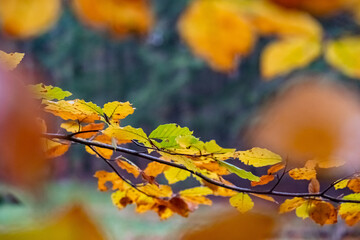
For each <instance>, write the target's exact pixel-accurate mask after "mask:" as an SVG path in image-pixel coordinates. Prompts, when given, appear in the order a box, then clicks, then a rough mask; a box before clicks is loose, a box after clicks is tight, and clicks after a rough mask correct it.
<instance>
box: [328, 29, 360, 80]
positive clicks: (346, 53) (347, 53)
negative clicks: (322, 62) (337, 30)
mask: <svg viewBox="0 0 360 240" xmlns="http://www.w3.org/2000/svg"><path fill="white" fill-rule="evenodd" d="M359 43H360V37H359V36H349V37H342V38H340V39H338V40H332V41H329V42H328V44H327V45H326V48H325V59H326V61H327V62H328V63H330V64H331V65H332V66H333V67H334V68H336V69H338V70H340V71H341V72H343V73H344V74H345V75H347V76H349V77H353V78H360V61H359V59H360V44H359Z"/></svg>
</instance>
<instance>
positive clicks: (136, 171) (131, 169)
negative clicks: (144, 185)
mask: <svg viewBox="0 0 360 240" xmlns="http://www.w3.org/2000/svg"><path fill="white" fill-rule="evenodd" d="M116 163H117V165H118V166H119V167H120V168H122V169H124V170H126V171H127V172H128V173H131V174H132V175H134V177H136V178H137V177H138V176H139V174H140V171H141V170H140V169H139V168H138V167H137V166H135V165H132V164H130V163H129V162H127V161H124V160H120V159H117V160H116Z"/></svg>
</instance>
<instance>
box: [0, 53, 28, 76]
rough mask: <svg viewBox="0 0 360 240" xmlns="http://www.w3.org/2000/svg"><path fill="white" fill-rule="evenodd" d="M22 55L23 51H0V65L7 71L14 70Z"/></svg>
mask: <svg viewBox="0 0 360 240" xmlns="http://www.w3.org/2000/svg"><path fill="white" fill-rule="evenodd" d="M24 56H25V54H24V53H17V52H15V53H6V52H3V51H0V67H2V68H4V69H5V70H8V71H11V70H14V69H15V68H16V66H17V65H18V64H19V63H20V62H21V60H22V59H23V58H24Z"/></svg>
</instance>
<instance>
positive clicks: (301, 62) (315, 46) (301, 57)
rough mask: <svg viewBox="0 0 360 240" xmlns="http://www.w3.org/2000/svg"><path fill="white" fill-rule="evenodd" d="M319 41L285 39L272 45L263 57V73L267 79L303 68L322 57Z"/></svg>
mask: <svg viewBox="0 0 360 240" xmlns="http://www.w3.org/2000/svg"><path fill="white" fill-rule="evenodd" d="M320 52H321V45H320V41H318V40H311V39H309V38H300V37H298V38H285V39H281V40H278V41H275V42H273V43H270V44H269V45H268V46H266V48H265V49H264V51H263V53H262V55H261V73H262V76H263V77H264V78H266V79H269V78H273V77H276V76H279V75H284V74H287V73H289V72H291V71H293V70H296V69H299V68H303V67H305V66H307V65H308V64H309V63H311V62H312V61H313V60H315V58H317V57H318V56H319V55H320Z"/></svg>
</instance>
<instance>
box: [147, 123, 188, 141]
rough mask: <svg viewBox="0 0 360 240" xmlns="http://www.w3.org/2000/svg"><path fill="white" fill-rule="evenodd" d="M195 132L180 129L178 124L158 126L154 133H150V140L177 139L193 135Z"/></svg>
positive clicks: (185, 128)
mask: <svg viewBox="0 0 360 240" xmlns="http://www.w3.org/2000/svg"><path fill="white" fill-rule="evenodd" d="M192 134H193V132H192V131H190V130H189V128H187V127H184V128H182V127H180V126H179V125H177V124H174V123H170V124H164V125H160V126H158V127H157V128H156V129H155V130H154V131H152V133H150V135H149V138H152V139H161V140H164V139H168V138H172V137H173V138H176V137H178V136H185V135H192Z"/></svg>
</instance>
